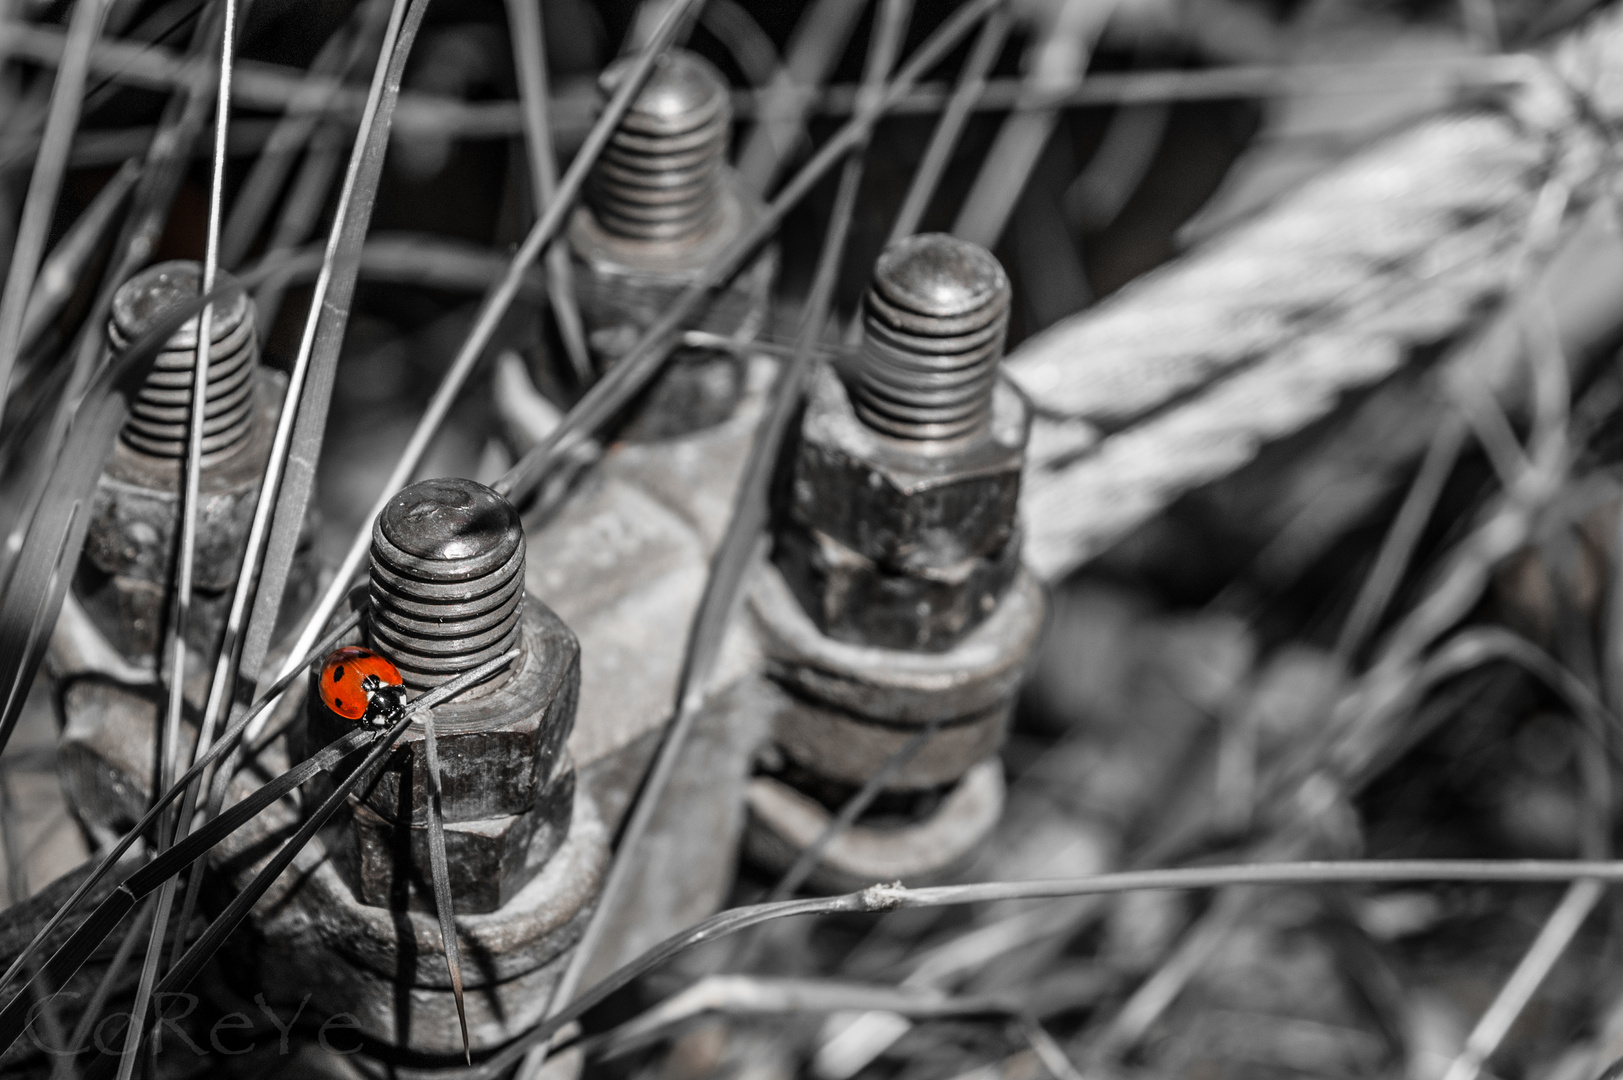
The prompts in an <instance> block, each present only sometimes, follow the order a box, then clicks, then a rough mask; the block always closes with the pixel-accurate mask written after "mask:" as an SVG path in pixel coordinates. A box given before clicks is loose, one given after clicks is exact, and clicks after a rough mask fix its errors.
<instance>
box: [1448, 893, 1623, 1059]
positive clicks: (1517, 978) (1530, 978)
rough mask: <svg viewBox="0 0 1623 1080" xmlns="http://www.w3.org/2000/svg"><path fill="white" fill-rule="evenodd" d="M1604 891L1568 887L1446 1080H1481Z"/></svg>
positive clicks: (1483, 1016) (1459, 1055) (1469, 1038)
mask: <svg viewBox="0 0 1623 1080" xmlns="http://www.w3.org/2000/svg"><path fill="white" fill-rule="evenodd" d="M1605 892H1606V889H1605V886H1603V885H1601V884H1600V883H1599V882H1595V881H1575V882H1573V883H1572V884H1571V885H1570V886H1568V887H1567V891H1566V895H1564V896H1563V897H1562V898H1561V902H1560V903H1559V904H1557V905H1556V908H1555V910H1554V911H1553V912H1551V914H1550V917H1549V919H1548V920H1547V921H1546V922H1545V923H1544V926H1543V927H1542V928H1541V929H1540V930H1539V933H1538V937H1537V938H1535V939H1534V941H1533V944H1532V946H1531V947H1530V948H1529V949H1528V950H1527V953H1526V954H1525V955H1524V956H1523V957H1522V958H1521V962H1520V963H1518V964H1517V965H1516V970H1515V971H1513V972H1512V973H1511V975H1510V978H1509V979H1507V980H1506V981H1505V985H1504V986H1502V987H1501V988H1500V990H1499V993H1498V995H1497V996H1496V997H1495V998H1494V999H1493V1004H1492V1005H1490V1006H1488V1011H1487V1012H1485V1013H1483V1014H1482V1018H1481V1019H1480V1020H1478V1021H1477V1024H1476V1027H1474V1028H1472V1029H1471V1034H1470V1035H1469V1036H1468V1037H1467V1038H1466V1040H1465V1047H1464V1048H1463V1049H1462V1050H1461V1051H1460V1052H1459V1054H1458V1056H1456V1057H1455V1058H1454V1060H1453V1061H1452V1062H1450V1063H1449V1066H1448V1071H1447V1072H1446V1073H1444V1074H1443V1080H1477V1077H1479V1076H1480V1075H1481V1074H1482V1067H1483V1066H1484V1065H1485V1064H1487V1062H1488V1059H1489V1058H1491V1057H1492V1056H1493V1053H1494V1051H1495V1050H1497V1049H1499V1044H1500V1043H1502V1042H1503V1041H1504V1039H1505V1035H1506V1034H1508V1033H1509V1031H1510V1026H1511V1025H1512V1024H1514V1023H1515V1022H1516V1019H1517V1018H1518V1017H1519V1016H1521V1014H1522V1010H1524V1009H1526V1008H1527V1003H1528V1002H1529V1001H1531V1000H1532V998H1533V995H1534V994H1535V993H1536V992H1537V991H1538V988H1539V986H1540V985H1542V984H1543V982H1544V980H1545V978H1546V977H1547V976H1548V975H1549V974H1550V970H1551V969H1552V968H1554V967H1555V965H1556V963H1557V962H1559V961H1560V959H1561V956H1562V954H1563V953H1565V952H1566V951H1567V946H1568V945H1570V944H1571V943H1572V939H1573V938H1574V937H1575V936H1576V935H1577V933H1578V931H1579V930H1580V929H1581V928H1582V927H1583V924H1584V920H1586V919H1587V918H1589V913H1590V912H1592V911H1594V910H1595V905H1596V904H1597V903H1599V901H1600V898H1601V897H1602V896H1603V895H1605Z"/></svg>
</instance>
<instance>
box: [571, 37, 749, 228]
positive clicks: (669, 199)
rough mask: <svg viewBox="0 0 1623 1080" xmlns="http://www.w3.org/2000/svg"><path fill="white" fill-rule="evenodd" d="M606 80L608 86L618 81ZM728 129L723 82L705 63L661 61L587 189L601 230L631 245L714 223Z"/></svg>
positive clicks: (674, 56)
mask: <svg viewBox="0 0 1623 1080" xmlns="http://www.w3.org/2000/svg"><path fill="white" fill-rule="evenodd" d="M623 70H624V69H623V68H622V69H621V72H616V71H615V70H614V69H613V68H611V69H610V70H609V72H608V73H607V74H606V75H605V78H604V82H605V84H607V85H609V86H612V85H613V82H614V81H615V80H616V77H617V75H618V74H620V73H622V72H623ZM731 123H732V102H731V100H730V99H729V97H728V93H727V83H726V82H725V81H724V80H723V79H722V77H721V73H720V72H719V71H717V70H716V69H715V68H714V67H712V66H711V65H710V63H709V62H708V61H706V60H703V59H701V58H700V57H698V56H695V55H693V54H692V53H690V52H685V51H682V50H673V51H672V52H671V53H669V54H668V55H666V56H665V57H664V58H663V59H661V60H660V62H659V64H658V66H656V67H655V68H654V72H653V74H652V75H650V76H649V78H648V82H647V83H646V84H645V85H644V86H643V89H642V93H640V94H638V95H637V99H636V101H635V102H633V103H632V106H631V108H630V109H629V110H628V111H627V112H626V115H625V118H624V119H622V120H621V121H620V126H619V127H618V128H617V129H616V130H615V132H614V135H613V137H612V138H610V140H609V145H608V146H607V148H605V149H604V151H603V156H602V157H601V158H600V159H599V160H598V163H597V166H596V168H594V169H593V171H592V176H591V181H590V183H589V184H588V186H587V193H586V197H587V201H588V202H589V203H590V204H591V207H592V211H593V213H594V214H595V215H596V217H597V220H598V223H599V224H600V225H602V227H603V228H604V230H605V231H607V232H609V233H611V234H613V235H615V236H619V237H623V238H626V239H631V240H661V241H672V240H684V239H687V238H689V237H692V236H696V235H698V234H699V233H701V232H703V231H704V229H705V228H706V227H707V226H708V225H709V224H710V222H711V220H712V219H713V218H714V216H715V212H716V207H717V204H718V202H719V200H720V195H721V175H722V168H723V166H724V165H725V163H726V160H727V144H728V138H729V135H730V125H731Z"/></svg>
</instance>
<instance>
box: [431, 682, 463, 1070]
mask: <svg viewBox="0 0 1623 1080" xmlns="http://www.w3.org/2000/svg"><path fill="white" fill-rule="evenodd" d="M423 750H424V752H425V753H426V754H427V756H428V862H429V869H430V872H431V873H432V875H433V878H434V911H435V912H436V913H437V914H438V915H439V920H440V943H441V945H443V946H444V948H445V970H446V971H447V973H449V975H450V976H451V993H452V995H453V996H455V998H456V1018H457V1023H459V1024H461V1025H462V1056H463V1057H464V1058H465V1059H466V1060H467V1062H468V1064H469V1065H472V1064H473V1050H472V1048H471V1047H470V1045H469V1043H468V1010H467V1008H466V1006H465V1005H464V1004H463V1001H462V956H461V954H460V953H459V951H458V950H457V943H456V909H455V908H454V907H453V906H452V899H451V868H450V866H449V865H448V864H447V861H446V858H445V810H444V805H443V802H442V800H441V798H440V750H439V741H438V740H437V739H436V738H435V737H434V714H433V712H431V711H430V712H427V713H424V714H423Z"/></svg>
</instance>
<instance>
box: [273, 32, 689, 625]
mask: <svg viewBox="0 0 1623 1080" xmlns="http://www.w3.org/2000/svg"><path fill="white" fill-rule="evenodd" d="M697 2H698V0H680V2H679V3H676V4H674V5H672V6H671V7H670V9H669V10H668V11H667V12H666V15H665V19H664V21H663V22H662V23H661V25H660V27H659V29H658V31H657V32H656V33H655V35H654V37H653V39H652V41H650V43H649V46H648V48H647V49H645V50H644V51H643V52H642V54H641V55H640V56H638V58H637V60H636V62H635V63H634V64H633V65H632V66H631V68H630V69H629V70H627V72H626V73H625V76H624V77H623V78H622V80H621V82H620V84H619V85H618V86H617V87H616V88H615V93H614V96H613V98H611V99H610V101H609V104H608V106H607V107H606V108H605V109H604V110H603V115H602V116H600V117H599V118H598V122H597V124H596V125H594V126H593V128H592V133H591V135H590V136H588V138H587V140H586V143H585V144H584V145H583V146H582V147H581V148H580V150H578V151H577V152H576V154H575V158H574V160H573V161H572V162H570V165H569V171H568V172H567V173H566V174H565V175H564V178H563V180H562V181H560V182H559V185H558V191H557V193H556V195H555V197H554V199H553V200H552V202H551V203H550V204H549V205H548V206H547V208H546V210H545V212H543V213H542V215H541V217H540V218H539V219H538V220H537V221H536V223H535V224H534V225H533V226H532V227H531V228H530V232H529V235H528V236H526V237H525V238H524V243H523V244H522V245H520V247H519V249H518V251H516V252H515V253H514V254H513V257H512V259H511V260H510V261H509V263H508V264H507V271H506V273H505V274H504V275H503V277H502V280H501V281H500V282H498V283H497V284H496V285H495V286H494V287H493V288H492V289H491V290H490V292H489V293H487V294H486V296H485V300H484V303H483V304H481V305H480V308H479V314H478V316H477V317H476V318H475V320H474V325H473V328H472V329H471V330H469V332H468V337H467V339H466V340H465V341H464V342H463V343H462V347H461V349H460V350H459V351H458V352H457V355H456V359H455V360H453V361H452V363H451V367H450V369H449V370H448V371H446V373H445V376H444V378H443V379H441V380H440V385H439V386H438V387H437V388H436V389H435V391H434V397H433V398H432V400H430V401H429V403H428V408H427V409H425V410H424V411H423V415H422V417H421V419H419V420H418V422H417V427H416V428H415V430H413V431H412V434H411V440H410V441H409V442H408V443H407V444H406V447H405V449H403V450H402V451H401V452H400V455H399V457H398V458H397V459H396V461H395V464H394V468H393V470H392V471H391V472H390V474H389V478H388V480H386V481H385V482H384V485H383V490H382V492H381V493H380V494H379V496H378V499H377V501H376V502H375V503H374V504H373V506H372V508H371V510H370V511H369V512H368V514H367V515H366V518H365V520H366V521H367V522H368V523H370V522H371V521H373V520H374V519H375V518H376V517H377V516H378V514H380V513H382V512H383V508H384V506H385V505H387V503H388V501H389V499H390V498H392V497H393V496H394V493H395V492H397V491H399V490H400V489H401V488H403V487H405V486H406V484H407V483H409V482H410V480H411V477H412V474H413V473H415V472H416V471H417V467H418V465H419V464H420V463H421V461H422V457H423V454H424V453H425V452H426V451H427V450H428V445H429V443H430V442H431V441H432V440H433V438H434V434H435V433H436V432H437V431H438V430H439V428H440V424H442V423H443V422H444V420H445V417H446V415H447V414H448V413H449V412H450V410H451V406H452V404H454V403H455V401H456V397H457V395H458V394H459V393H460V392H461V390H462V387H463V385H464V383H466V382H467V379H468V376H469V375H470V374H472V372H473V368H474V365H475V364H476V363H477V362H478V361H479V358H480V357H481V356H483V355H484V351H485V349H486V347H487V346H488V345H489V344H490V341H491V339H492V337H494V336H495V333H496V329H497V327H498V326H499V325H500V323H501V320H502V317H503V316H504V315H506V313H507V309H508V308H509V307H510V306H511V305H512V303H513V300H514V298H515V297H516V296H517V295H518V292H519V288H520V286H521V285H522V284H523V283H524V279H525V273H526V271H528V269H529V268H530V267H531V266H532V265H533V264H534V263H535V260H536V259H537V258H538V257H539V256H540V254H541V252H542V250H543V249H545V247H546V246H547V244H548V243H550V242H551V241H552V239H553V238H554V237H555V236H556V235H557V234H558V230H559V229H560V228H561V227H562V226H563V222H564V217H565V215H566V214H567V213H568V212H569V210H570V209H571V207H573V205H574V202H575V199H576V197H577V196H578V195H579V194H580V191H581V188H582V186H583V185H584V184H585V182H586V175H587V173H588V172H589V171H590V170H591V167H592V165H593V164H594V163H595V162H596V161H597V158H598V155H600V154H601V153H602V152H603V149H604V148H605V147H606V146H607V145H608V142H609V138H610V136H612V135H613V133H614V128H615V126H616V125H617V124H618V123H619V122H620V118H621V117H622V116H624V115H625V113H626V111H627V110H628V109H630V108H631V102H632V100H633V99H634V98H635V97H636V95H637V94H638V93H639V92H640V91H641V89H642V86H643V83H645V82H646V81H647V80H648V76H649V75H651V74H652V73H653V70H654V64H655V62H656V61H657V60H658V59H659V57H660V55H661V54H662V53H663V52H664V51H665V49H666V48H667V47H668V46H669V45H670V43H671V42H672V41H673V40H674V39H675V37H676V34H677V32H678V30H679V29H680V28H681V26H682V25H683V24H684V23H685V21H686V19H687V17H688V16H689V15H690V14H691V13H692V11H693V9H694V7H695V6H696V4H697ZM328 383H329V388H330V384H331V378H330V376H329V379H328ZM316 435H317V437H319V431H317V432H316ZM310 461H311V462H312V464H313V462H314V458H313V457H312V458H311V459H310ZM307 486H308V485H307ZM301 506H302V503H301ZM278 522H280V518H278ZM371 536H372V534H371V526H370V524H368V525H367V526H366V527H364V528H362V529H361V530H360V531H359V532H358V533H357V534H356V535H355V538H354V540H353V541H351V543H350V545H349V550H348V551H347V552H346V553H345V555H344V559H343V561H342V562H341V563H340V564H339V566H338V570H337V572H336V573H335V574H334V575H333V578H332V582H331V584H330V585H328V587H327V591H326V592H325V593H323V594H322V596H321V599H320V600H318V601H317V602H316V606H315V608H314V613H313V614H312V615H311V616H310V618H309V621H308V622H307V623H306V624H305V628H304V632H303V634H302V635H301V636H300V638H299V642H298V644H296V645H294V647H293V652H294V653H295V654H298V653H301V652H303V651H304V650H305V647H306V646H307V644H308V639H309V638H311V637H313V636H314V635H315V634H317V633H320V627H321V625H322V624H323V623H325V622H326V620H327V617H328V616H329V615H331V614H332V612H333V611H335V610H337V607H338V602H339V601H340V600H341V599H342V598H343V596H344V594H345V592H347V591H348V589H349V583H350V581H351V580H352V579H353V578H354V577H355V575H356V574H357V573H358V572H359V571H360V568H361V563H362V562H363V561H364V560H365V558H366V552H367V548H368V545H369V544H370V542H371ZM296 539H297V530H296V528H294V529H290V530H289V531H288V533H287V535H286V538H285V542H286V544H287V545H288V551H287V555H288V558H289V559H291V557H292V547H291V545H292V544H293V542H294V541H295V540H296ZM263 602H264V596H263V589H262V592H261V599H260V603H261V604H263ZM274 611H275V609H274V608H272V609H271V614H272V616H274ZM255 616H256V618H257V617H258V612H257V611H256V613H255ZM268 625H269V624H268V623H267V626H268Z"/></svg>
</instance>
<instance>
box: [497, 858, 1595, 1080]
mask: <svg viewBox="0 0 1623 1080" xmlns="http://www.w3.org/2000/svg"><path fill="white" fill-rule="evenodd" d="M1583 880H1594V881H1599V882H1604V883H1607V884H1612V883H1617V882H1623V861H1618V860H1579V859H1574V860H1558V859H1549V860H1541V859H1502V860H1495V859H1368V860H1361V859H1348V860H1319V861H1306V862H1274V863H1242V864H1238V865H1231V866H1197V867H1177V868H1173V869H1166V870H1125V871H1120V872H1118V873H1111V874H1096V875H1093V876H1091V877H1081V878H1068V879H1050V880H1037V881H993V882H983V883H978V884H973V885H937V886H931V887H928V888H919V889H909V888H905V887H903V886H901V885H872V886H869V887H868V888H866V889H863V890H862V891H860V892H854V893H845V894H843V895H840V896H825V897H815V898H809V899H801V900H783V901H779V902H778V903H775V904H756V905H753V906H749V907H736V908H731V909H729V910H727V911H723V912H721V913H719V914H717V915H712V916H711V917H710V918H708V919H705V920H704V921H702V922H699V923H695V924H694V925H693V926H690V927H688V928H687V929H686V930H683V931H682V932H681V933H678V934H674V935H672V936H671V937H669V938H666V939H665V940H664V941H662V942H660V943H659V944H658V945H656V946H654V947H653V948H651V949H649V950H648V951H647V952H645V953H643V954H642V955H641V956H639V957H637V958H636V959H635V960H633V961H631V962H630V963H627V964H625V965H623V966H622V967H620V968H619V969H617V970H616V971H614V972H613V973H612V974H610V975H609V976H608V977H607V978H605V979H604V980H603V981H602V982H599V983H597V984H596V985H595V986H593V987H592V988H591V989H590V990H588V991H587V992H586V993H584V994H582V995H581V996H580V997H579V998H576V999H575V1000H574V1001H573V1002H571V1003H570V1004H569V1005H568V1006H566V1007H565V1008H563V1009H560V1010H559V1011H557V1012H555V1013H553V1014H552V1015H551V1016H550V1017H548V1018H547V1019H546V1020H545V1021H543V1022H542V1023H541V1024H540V1025H538V1026H537V1027H536V1028H535V1029H534V1030H532V1031H529V1032H527V1033H525V1034H524V1035H523V1036H522V1037H520V1038H519V1039H516V1040H514V1041H513V1042H512V1043H510V1044H509V1045H508V1046H507V1047H505V1048H503V1050H502V1051H501V1052H500V1053H498V1054H496V1055H494V1056H492V1057H491V1058H490V1059H489V1060H488V1061H485V1062H482V1063H481V1064H480V1065H478V1066H476V1067H475V1069H474V1071H473V1072H472V1073H470V1074H469V1075H470V1078H472V1077H477V1078H479V1080H489V1078H493V1077H496V1076H500V1075H503V1074H504V1073H505V1071H506V1070H507V1069H510V1068H512V1066H513V1064H514V1062H516V1061H517V1060H519V1058H521V1057H522V1056H523V1055H524V1054H525V1053H526V1052H528V1050H529V1049H530V1047H532V1046H536V1045H545V1044H547V1043H548V1042H549V1041H550V1040H551V1039H552V1037H553V1035H555V1034H556V1033H557V1032H558V1031H559V1030H560V1029H561V1028H563V1027H564V1026H566V1025H568V1024H570V1023H572V1022H574V1021H575V1020H578V1019H579V1018H580V1017H581V1016H582V1015H584V1014H585V1013H586V1012H587V1011H589V1010H590V1009H592V1008H593V1007H595V1006H596V1005H598V1004H600V1003H602V1002H603V1001H604V1000H605V999H607V998H608V997H609V996H610V995H611V994H613V993H615V992H616V991H618V990H620V989H622V988H623V987H625V986H627V985H628V984H629V983H631V981H632V980H634V979H636V978H638V977H640V976H642V975H644V974H647V973H648V972H650V971H652V970H654V969H655V968H657V967H659V966H661V965H662V964H664V963H666V962H667V961H668V960H670V959H671V958H672V957H674V956H676V955H678V954H680V953H682V952H684V951H686V950H687V949H690V948H692V947H693V946H695V945H699V944H701V943H708V942H712V941H715V940H717V939H719V938H723V937H727V936H729V935H731V934H736V933H739V932H741V931H743V930H747V929H749V928H750V927H752V926H760V925H761V924H763V923H767V922H772V921H774V920H776V919H787V918H794V917H797V916H801V915H835V914H845V913H864V914H880V913H884V912H888V911H898V910H902V909H913V908H938V907H956V906H960V905H963V904H979V903H987V902H990V901H998V900H1037V899H1044V898H1053V897H1061V896H1102V895H1110V894H1118V893H1128V892H1142V891H1145V890H1188V889H1215V888H1227V887H1231V886H1247V885H1269V886H1280V885H1327V884H1355V883H1356V884H1378V883H1379V884H1392V883H1397V882H1421V881H1426V882H1479V883H1482V882H1499V883H1504V884H1513V883H1514V884H1549V883H1551V882H1572V881H1583ZM553 1049H554V1050H556V1049H559V1047H556V1046H555V1047H553Z"/></svg>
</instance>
